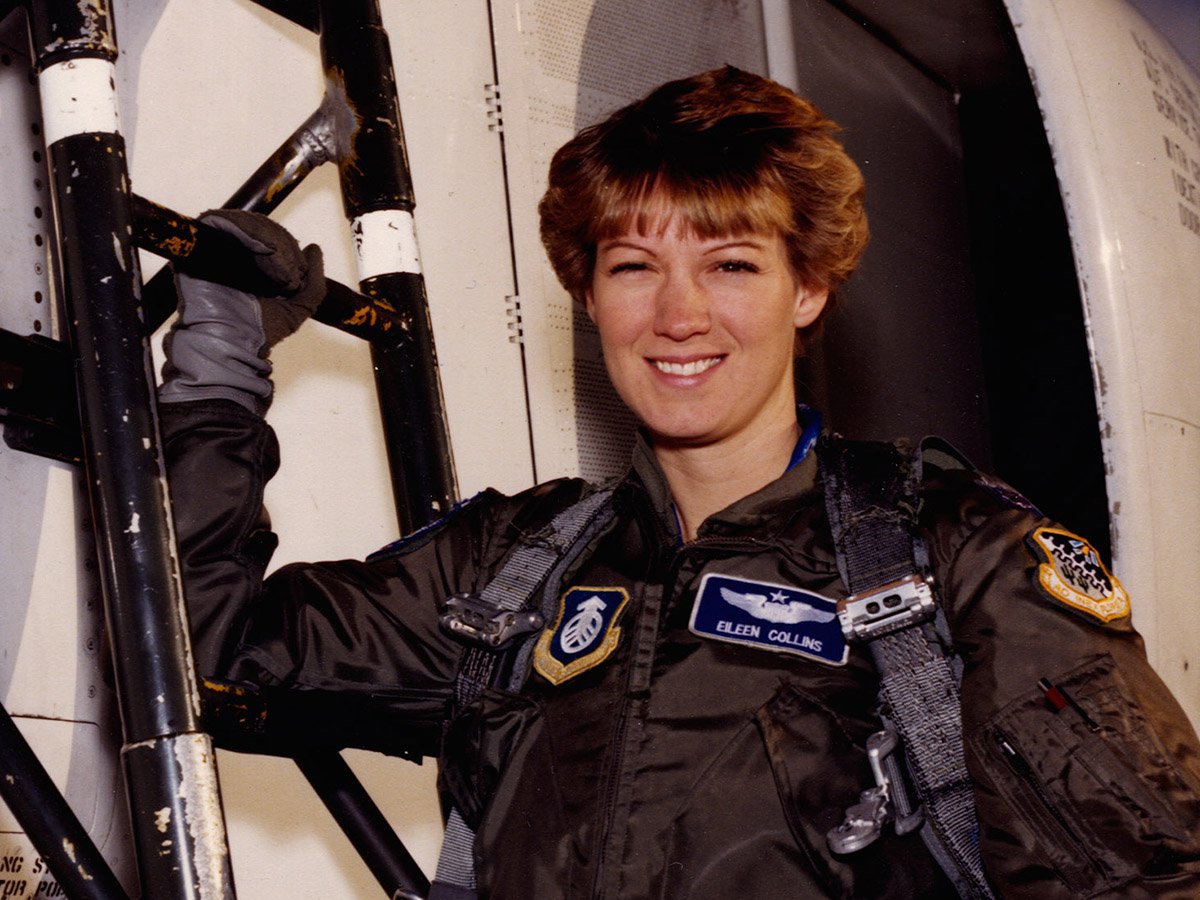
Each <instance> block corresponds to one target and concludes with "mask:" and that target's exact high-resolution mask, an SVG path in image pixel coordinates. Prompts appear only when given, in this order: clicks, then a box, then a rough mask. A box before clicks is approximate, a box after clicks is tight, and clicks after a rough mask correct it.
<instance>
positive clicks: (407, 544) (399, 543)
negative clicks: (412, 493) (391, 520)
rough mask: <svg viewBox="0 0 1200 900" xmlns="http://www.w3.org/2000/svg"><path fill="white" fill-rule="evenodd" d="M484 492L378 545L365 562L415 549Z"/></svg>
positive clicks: (461, 501) (480, 497)
mask: <svg viewBox="0 0 1200 900" xmlns="http://www.w3.org/2000/svg"><path fill="white" fill-rule="evenodd" d="M486 493H487V491H480V492H479V493H478V494H475V495H474V496H471V497H468V498H467V499H466V500H459V501H458V502H457V503H455V504H454V505H453V506H452V507H450V511H449V512H448V513H446V514H445V515H444V516H442V517H441V518H440V519H436V520H434V521H433V522H430V523H429V524H428V525H425V526H423V527H421V528H418V529H417V530H416V531H414V532H413V533H412V534H406V535H404V537H402V538H397V539H396V540H394V541H392V542H391V543H390V544H386V545H385V546H383V547H380V548H379V549H378V550H376V551H375V552H374V553H372V554H371V555H370V556H368V557H367V562H376V561H377V560H381V559H387V558H388V557H391V556H400V555H401V554H404V553H408V552H410V551H412V550H416V549H417V548H418V547H421V546H423V545H424V544H426V543H428V542H429V541H430V540H432V539H433V537H434V536H435V535H436V534H437V533H438V532H439V531H441V530H442V529H443V528H445V527H446V526H447V525H448V524H449V523H450V520H451V519H453V518H454V516H455V515H456V514H458V513H460V512H462V511H463V510H464V509H466V508H467V507H469V506H472V505H474V504H475V502H476V501H478V500H481V499H482V498H483V496H484V494H486Z"/></svg>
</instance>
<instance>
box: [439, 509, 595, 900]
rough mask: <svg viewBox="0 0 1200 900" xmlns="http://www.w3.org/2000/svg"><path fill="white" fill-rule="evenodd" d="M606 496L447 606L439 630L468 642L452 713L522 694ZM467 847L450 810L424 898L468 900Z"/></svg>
mask: <svg viewBox="0 0 1200 900" xmlns="http://www.w3.org/2000/svg"><path fill="white" fill-rule="evenodd" d="M612 495H613V488H611V487H608V488H604V489H602V490H598V491H596V492H595V493H592V494H589V495H588V496H586V497H584V498H583V499H582V500H580V501H578V502H577V503H573V504H572V505H571V506H568V507H567V508H566V509H564V510H563V511H562V512H560V513H559V514H558V515H556V516H555V517H554V519H553V520H552V521H551V522H550V524H549V525H548V526H546V528H544V529H542V530H541V531H539V532H538V533H536V534H534V535H530V536H528V537H526V538H524V539H523V540H522V541H521V543H519V544H518V545H517V547H516V549H515V550H514V551H513V552H512V554H511V555H510V556H509V558H508V559H507V560H506V561H505V563H504V565H503V566H502V567H501V568H500V571H499V572H497V573H496V575H495V577H494V578H492V580H491V581H490V582H489V583H488V584H487V585H486V586H485V587H484V589H483V590H482V591H480V592H479V594H477V595H462V594H460V595H456V596H454V597H450V598H449V599H448V600H447V601H446V605H445V608H444V609H445V611H444V612H443V614H442V616H441V620H440V621H441V624H442V626H443V627H444V628H446V629H447V630H449V631H450V632H452V633H454V634H457V635H459V636H461V637H465V638H467V639H468V640H471V641H472V646H470V647H469V648H468V649H467V651H466V653H464V654H463V659H462V663H461V664H460V666H459V670H458V677H457V679H456V680H455V684H454V699H455V704H456V706H457V707H458V708H459V709H461V708H463V707H464V706H466V705H468V704H470V703H471V702H473V701H474V700H475V699H477V698H478V697H479V695H480V694H481V693H482V692H483V691H484V690H485V689H486V688H488V687H491V686H492V685H493V684H494V683H496V681H497V680H498V679H499V680H501V681H503V683H504V688H505V689H506V690H508V691H514V692H515V691H518V690H520V689H521V686H522V685H523V684H524V682H525V678H526V676H527V675H528V672H529V657H530V654H531V653H532V650H533V638H534V637H536V635H537V633H538V631H540V630H541V628H542V627H543V626H544V625H545V622H546V619H547V617H548V615H549V613H550V611H551V610H553V609H554V608H555V604H556V600H557V595H558V588H559V585H560V584H561V583H562V580H563V576H564V575H565V573H566V571H567V570H568V569H569V568H570V567H571V566H572V565H573V564H574V563H575V562H576V561H577V560H578V559H579V557H580V556H581V555H582V554H583V553H584V551H585V550H586V549H587V548H588V547H589V546H590V545H591V544H592V542H593V540H594V539H595V538H596V536H597V535H599V534H600V533H601V532H602V531H604V530H605V529H606V528H607V527H608V525H609V524H610V523H611V522H612V520H613V517H614V515H615V514H614V512H613V508H612V503H611V501H612ZM474 845H475V832H474V831H473V830H472V829H471V826H469V825H468V824H467V823H466V822H465V821H464V820H463V817H462V815H461V814H460V813H459V811H458V810H457V809H453V808H452V809H451V810H450V814H449V816H448V817H447V819H446V834H445V837H444V838H443V840H442V850H441V854H440V856H439V857H438V866H437V874H436V875H435V876H434V881H433V884H432V885H431V887H430V893H429V900H473V898H474V897H475V896H476V881H475V855H474Z"/></svg>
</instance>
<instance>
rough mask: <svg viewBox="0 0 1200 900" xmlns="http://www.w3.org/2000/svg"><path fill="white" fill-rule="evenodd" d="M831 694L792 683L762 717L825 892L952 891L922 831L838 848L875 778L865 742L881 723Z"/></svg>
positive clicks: (785, 795)
mask: <svg viewBox="0 0 1200 900" xmlns="http://www.w3.org/2000/svg"><path fill="white" fill-rule="evenodd" d="M825 699H828V698H821V699H818V698H817V697H815V696H813V695H810V694H809V693H807V692H805V691H803V690H801V689H799V688H798V687H795V686H793V685H788V684H785V685H783V686H782V687H781V688H780V690H779V691H778V692H777V693H776V694H775V696H774V697H773V698H772V699H771V700H770V702H768V703H766V704H765V705H764V706H763V707H762V708H761V709H759V710H758V713H757V716H756V718H757V722H758V727H759V731H760V732H761V733H762V738H763V741H764V743H765V746H766V751H767V756H768V759H769V761H770V765H771V771H772V773H773V775H774V778H775V785H776V789H777V791H778V793H779V798H780V802H781V803H782V805H783V810H784V815H785V816H786V818H787V821H788V825H789V826H790V828H791V830H792V834H793V836H794V837H795V840H796V843H797V844H798V845H799V846H800V847H801V849H802V850H803V851H804V853H805V855H806V856H807V857H808V861H809V864H810V865H811V867H812V870H813V872H814V873H815V874H816V876H817V878H818V879H819V881H820V883H821V886H822V888H823V890H824V892H825V893H826V894H828V895H829V896H831V897H855V898H867V897H872V898H882V897H895V898H899V897H926V898H929V897H940V896H944V895H947V894H946V887H947V884H946V883H945V879H944V878H943V876H942V875H941V873H940V871H939V870H938V869H937V866H936V864H935V863H934V862H933V860H932V858H931V857H930V856H929V854H928V853H927V852H926V850H925V847H924V845H923V843H922V842H921V839H920V837H919V835H918V834H917V833H916V832H912V833H909V834H906V835H904V836H900V837H898V836H896V835H895V834H894V833H893V832H892V830H891V829H890V828H888V829H886V830H885V831H884V832H883V833H882V834H881V835H880V837H879V838H878V839H877V840H875V841H874V842H873V843H871V844H870V845H868V846H866V847H864V848H863V849H861V850H859V851H857V852H855V853H851V854H846V855H837V854H834V853H833V852H832V851H831V850H830V848H829V843H828V841H827V839H826V836H827V835H828V833H829V831H830V830H831V829H833V828H835V827H836V826H838V825H840V824H841V823H842V821H843V820H844V818H845V815H846V810H847V809H848V808H849V807H850V806H852V805H853V804H855V803H857V802H858V799H859V794H860V793H861V792H862V791H863V790H864V789H866V788H868V787H871V786H872V785H874V783H875V782H874V779H873V777H872V775H871V768H870V765H869V763H868V762H867V754H866V750H865V746H866V741H867V738H868V737H869V736H870V735H871V734H872V733H873V732H875V731H878V730H879V728H880V725H879V722H878V721H877V720H875V719H873V718H870V717H867V716H862V717H861V718H860V717H850V716H847V715H843V714H839V713H837V712H835V711H834V707H833V706H831V705H829V704H828V703H826V702H823V700H825ZM833 699H835V700H836V699H837V698H833ZM837 708H838V709H841V708H846V709H855V708H858V709H865V708H869V707H868V705H867V704H861V703H859V704H858V705H857V706H846V705H845V704H843V703H838V704H837Z"/></svg>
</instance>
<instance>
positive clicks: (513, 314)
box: [504, 294, 525, 344]
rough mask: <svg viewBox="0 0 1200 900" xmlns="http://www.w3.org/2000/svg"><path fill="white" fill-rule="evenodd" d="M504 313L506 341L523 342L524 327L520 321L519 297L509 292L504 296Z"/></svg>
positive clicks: (512, 342)
mask: <svg viewBox="0 0 1200 900" xmlns="http://www.w3.org/2000/svg"><path fill="white" fill-rule="evenodd" d="M504 314H505V316H507V317H508V342H509V343H510V344H524V343H525V327H524V325H523V323H522V321H521V298H520V296H518V295H517V294H510V295H508V296H506V297H505V298H504Z"/></svg>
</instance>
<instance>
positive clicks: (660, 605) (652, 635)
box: [591, 537, 774, 900]
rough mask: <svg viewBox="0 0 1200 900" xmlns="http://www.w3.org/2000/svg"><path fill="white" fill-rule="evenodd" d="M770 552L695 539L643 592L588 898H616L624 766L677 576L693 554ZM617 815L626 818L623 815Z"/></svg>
mask: <svg viewBox="0 0 1200 900" xmlns="http://www.w3.org/2000/svg"><path fill="white" fill-rule="evenodd" d="M773 546H774V545H773V544H770V543H768V542H765V541H762V540H759V539H757V538H746V537H741V538H738V537H713V538H699V539H697V540H695V541H693V542H691V543H690V544H684V545H682V546H680V547H676V548H671V549H670V551H669V562H668V564H667V566H666V569H667V577H666V578H664V579H663V581H662V585H661V587H660V586H657V585H654V584H653V583H650V582H647V583H645V584H644V585H643V586H642V588H641V593H640V598H639V599H640V602H639V603H637V606H636V608H637V609H638V616H637V622H636V624H635V626H634V635H633V646H632V647H631V649H630V661H629V673H628V676H627V678H626V681H625V689H624V692H623V695H622V697H621V701H620V703H621V708H620V713H619V714H618V716H617V722H616V725H615V727H614V732H613V743H612V746H613V748H614V752H613V756H612V759H611V761H610V763H609V768H608V771H607V772H606V773H605V785H606V786H605V790H604V797H603V798H602V801H601V806H600V816H599V818H600V822H601V826H600V832H599V834H598V836H597V841H596V845H595V846H596V847H597V848H598V854H597V862H596V871H595V877H594V879H593V883H592V893H591V896H592V897H593V898H594V900H603V898H606V897H607V898H612V897H616V896H618V895H619V893H620V890H619V888H620V881H619V878H620V871H621V867H622V865H623V863H624V860H625V844H626V840H627V838H628V834H629V829H628V828H627V827H626V826H625V825H624V824H621V823H622V822H623V821H624V819H625V817H626V816H627V815H628V809H629V807H630V805H631V803H632V799H633V780H634V769H635V768H636V766H631V765H629V760H630V759H631V758H632V757H633V754H634V752H635V750H636V746H637V744H638V743H639V742H640V741H641V734H640V731H639V730H638V727H639V726H640V724H641V723H642V721H644V718H645V713H646V705H647V703H648V702H649V697H650V678H651V673H652V671H653V667H654V659H655V655H656V651H657V648H658V636H659V632H660V630H661V626H662V618H663V615H664V613H665V611H666V609H667V608H668V607H669V606H671V605H672V603H673V602H674V600H675V599H676V598H675V597H674V594H675V592H676V590H677V588H678V583H679V573H680V570H681V569H682V567H683V563H684V561H685V560H686V559H687V558H688V557H689V556H691V555H692V554H693V553H694V552H696V551H706V550H708V551H714V550H731V551H738V552H745V551H746V550H748V549H754V550H756V551H762V550H768V549H772V548H773ZM701 565H702V564H701ZM658 568H659V567H654V569H658ZM652 571H653V569H652ZM622 810H624V811H625V812H624V813H622Z"/></svg>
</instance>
